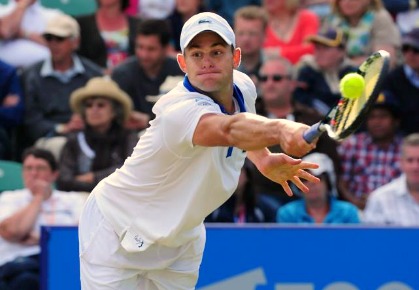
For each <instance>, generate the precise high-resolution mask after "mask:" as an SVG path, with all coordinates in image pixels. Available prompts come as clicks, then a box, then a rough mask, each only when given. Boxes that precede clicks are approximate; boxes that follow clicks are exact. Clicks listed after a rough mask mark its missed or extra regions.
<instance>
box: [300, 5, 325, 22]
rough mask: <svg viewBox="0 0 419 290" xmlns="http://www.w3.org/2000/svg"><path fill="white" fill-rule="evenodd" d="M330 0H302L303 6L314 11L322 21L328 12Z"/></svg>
mask: <svg viewBox="0 0 419 290" xmlns="http://www.w3.org/2000/svg"><path fill="white" fill-rule="evenodd" d="M331 2H332V0H303V5H304V6H303V7H304V8H306V9H308V10H310V11H312V12H314V13H315V14H316V15H317V16H318V17H319V18H320V21H321V22H323V19H324V18H326V16H328V15H329V14H330V4H331Z"/></svg>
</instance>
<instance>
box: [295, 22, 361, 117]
mask: <svg viewBox="0 0 419 290" xmlns="http://www.w3.org/2000/svg"><path fill="white" fill-rule="evenodd" d="M307 41H309V42H311V43H312V44H313V45H314V54H313V55H305V56H304V57H303V58H302V59H301V61H300V62H299V64H298V65H297V73H296V74H297V81H298V83H297V88H296V90H295V92H294V99H295V101H296V102H299V103H302V104H304V105H306V106H308V107H310V108H313V109H315V110H316V111H318V112H319V113H320V114H321V115H326V114H327V113H328V112H329V110H330V109H331V108H332V107H333V106H334V105H335V104H336V102H337V101H338V100H339V98H340V97H341V94H340V91H339V80H340V79H341V78H342V77H343V76H344V75H345V74H347V73H349V72H353V71H356V68H355V66H354V65H353V63H351V61H350V60H349V58H347V57H346V52H345V45H346V35H345V34H344V33H343V31H342V30H339V29H328V30H325V31H321V32H319V33H318V34H317V35H313V36H309V37H308V38H307Z"/></svg>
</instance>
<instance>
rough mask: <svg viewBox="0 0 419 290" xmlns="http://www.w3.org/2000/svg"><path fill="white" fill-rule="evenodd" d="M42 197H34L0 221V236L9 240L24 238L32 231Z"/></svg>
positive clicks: (18, 240) (15, 240)
mask: <svg viewBox="0 0 419 290" xmlns="http://www.w3.org/2000/svg"><path fill="white" fill-rule="evenodd" d="M42 201H43V200H42V198H41V197H39V198H38V197H34V198H33V200H32V201H31V203H30V204H29V205H27V206H26V207H24V208H23V209H21V210H20V211H18V212H16V213H15V214H13V215H12V216H10V217H9V218H7V219H5V220H4V221H3V222H1V223H0V236H1V237H2V238H3V239H5V240H7V241H10V242H20V241H22V240H24V239H25V238H26V237H27V236H28V235H29V234H30V232H31V231H32V229H33V227H34V225H35V222H36V220H37V219H38V215H39V212H40V211H41V207H42Z"/></svg>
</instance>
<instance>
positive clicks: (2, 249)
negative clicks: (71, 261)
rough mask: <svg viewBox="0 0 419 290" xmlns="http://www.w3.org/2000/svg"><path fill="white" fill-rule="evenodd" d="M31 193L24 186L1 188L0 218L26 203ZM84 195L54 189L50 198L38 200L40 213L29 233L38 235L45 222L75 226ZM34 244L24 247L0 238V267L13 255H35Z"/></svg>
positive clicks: (35, 248) (29, 199)
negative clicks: (2, 190)
mask: <svg viewBox="0 0 419 290" xmlns="http://www.w3.org/2000/svg"><path fill="white" fill-rule="evenodd" d="M32 198H33V196H32V193H31V192H30V191H29V190H28V189H21V190H14V191H4V192H2V193H1V194H0V221H2V220H4V219H6V218H7V217H9V216H11V215H12V214H14V213H15V212H17V211H18V210H20V209H22V208H24V207H25V206H27V205H28V204H29V203H30V202H31V200H32ZM85 200H86V195H85V194H83V193H79V192H62V191H58V190H54V191H53V193H52V195H51V197H50V198H48V199H47V200H45V201H44V202H43V203H42V208H41V212H40V214H39V215H38V218H37V220H36V222H35V226H34V229H33V232H34V234H35V235H40V229H41V226H45V225H63V226H68V225H72V226H75V225H78V222H79V217H80V213H81V211H82V209H83V206H84V203H85ZM39 252H40V247H39V246H38V245H34V246H27V245H22V244H18V243H10V242H8V241H6V240H4V239H3V238H1V237H0V266H1V265H4V264H5V263H7V262H9V261H13V260H14V259H16V258H17V257H19V256H21V257H26V256H31V255H35V254H39Z"/></svg>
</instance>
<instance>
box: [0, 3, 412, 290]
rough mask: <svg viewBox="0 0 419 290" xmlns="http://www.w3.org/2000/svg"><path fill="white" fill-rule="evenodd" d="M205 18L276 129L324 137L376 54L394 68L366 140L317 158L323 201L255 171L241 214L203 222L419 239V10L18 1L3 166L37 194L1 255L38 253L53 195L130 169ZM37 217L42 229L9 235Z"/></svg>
mask: <svg viewBox="0 0 419 290" xmlns="http://www.w3.org/2000/svg"><path fill="white" fill-rule="evenodd" d="M202 11H213V12H216V13H219V14H220V15H222V16H223V17H225V18H226V19H227V20H228V21H229V23H230V24H231V26H232V27H233V29H234V31H235V32H236V40H237V46H238V47H241V50H242V60H241V65H240V66H239V68H238V69H239V70H241V71H242V72H245V73H246V74H248V75H249V76H250V77H251V78H252V80H253V81H254V83H255V85H256V88H257V92H258V98H257V103H256V106H257V113H258V114H260V115H264V116H267V117H272V118H286V119H290V120H293V121H298V122H302V123H306V124H309V125H311V124H314V123H315V122H317V121H319V120H320V119H321V118H322V117H323V116H324V115H325V114H326V113H327V112H328V110H329V109H330V108H331V107H332V106H333V105H334V104H335V102H336V101H337V100H338V98H339V97H340V92H339V80H340V79H341V78H342V77H343V76H344V75H345V74H346V73H348V72H353V71H356V69H357V66H358V65H359V64H360V63H361V62H362V61H363V60H365V58H366V57H367V56H368V55H369V54H371V53H372V52H373V51H375V50H378V49H384V50H387V51H388V52H389V53H390V55H391V71H390V73H389V75H388V76H387V79H386V81H385V86H384V88H383V91H382V93H381V94H380V96H379V97H378V99H377V101H376V103H375V105H374V107H373V108H372V109H371V111H370V112H369V114H368V116H367V119H366V121H365V124H364V126H363V127H362V128H361V129H360V130H359V132H357V133H356V134H355V135H353V136H350V137H349V138H347V139H346V140H344V141H343V142H339V143H337V142H336V141H333V140H332V139H330V138H329V137H328V136H327V135H326V134H324V135H323V136H321V137H320V140H319V142H318V144H317V147H316V149H315V150H314V152H312V153H311V154H309V155H308V156H306V157H304V158H306V159H307V160H310V161H314V162H318V163H319V165H320V168H319V169H318V170H315V171H313V174H315V175H316V176H318V177H319V178H320V180H321V182H320V183H319V184H307V186H308V187H309V188H310V193H308V194H303V193H299V192H298V191H297V190H295V195H294V196H293V197H289V196H287V195H286V194H285V193H284V192H283V191H282V190H281V187H280V186H278V185H276V184H273V183H272V182H269V180H267V179H266V178H265V177H264V176H262V175H261V174H260V173H259V172H258V171H257V170H255V168H253V167H252V166H251V165H246V166H245V167H244V168H243V170H242V177H241V178H240V182H239V186H238V188H237V190H236V192H235V193H234V194H233V196H232V198H231V199H230V200H228V201H227V202H226V204H225V205H223V206H222V207H220V208H219V209H218V210H216V211H215V212H214V213H213V214H211V215H210V216H209V217H208V218H207V220H206V222H237V223H246V222H280V223H374V224H391V225H419V154H418V152H417V150H418V148H419V114H418V113H417V112H418V111H419V22H418V21H417V19H418V18H417V17H415V16H417V15H419V9H418V1H416V0H414V1H411V0H397V1H396V0H323V1H321V0H313V1H310V0H261V1H257V0H254V1H252V0H248V1H245V0H242V1H223V0H218V1H214V0H211V1H204V0H194V1H186V0H173V1H154V0H153V1H145V0H141V1H138V0H132V1H129V0H98V1H97V9H96V11H95V12H94V13H90V14H83V13H81V14H80V15H73V16H70V15H67V14H65V13H64V12H63V11H60V10H57V9H51V8H48V7H44V6H43V5H42V1H40V0H19V1H18V0H9V2H8V4H0V162H1V160H7V161H13V162H18V163H21V164H23V177H24V179H25V189H22V190H23V191H22V190H19V191H16V192H13V191H8V192H4V193H0V197H1V198H0V208H1V209H2V210H1V212H0V216H1V219H0V236H1V238H2V239H1V240H0V244H1V243H6V244H7V245H8V244H9V243H17V244H20V245H25V246H28V247H29V246H30V247H32V245H33V244H32V243H33V242H34V241H35V243H36V240H32V238H33V236H32V235H33V233H35V232H34V231H33V230H34V227H35V226H38V225H39V224H42V223H48V220H47V219H46V218H45V219H44V218H42V215H43V214H44V213H43V211H44V210H48V208H49V205H48V203H49V202H50V200H51V193H54V195H55V192H57V193H59V195H57V196H65V194H66V193H65V192H66V191H69V192H70V191H78V192H83V195H82V196H83V197H84V196H85V194H86V193H87V194H88V193H89V192H90V190H91V189H92V188H93V187H94V186H95V185H96V184H97V183H98V182H99V181H100V180H101V178H103V177H104V176H106V175H107V174H108V173H110V172H112V171H113V170H115V169H116V168H117V167H119V166H120V165H121V164H122V162H123V160H124V159H125V158H126V157H127V156H129V155H130V153H131V151H132V149H133V147H134V146H135V143H136V142H137V140H138V138H141V133H142V131H143V130H144V129H145V128H147V127H148V124H149V122H150V121H151V120H153V118H154V114H153V111H152V108H153V105H154V104H155V102H156V101H157V100H158V99H159V97H160V96H161V95H162V94H164V93H166V92H167V91H169V90H170V89H172V88H173V87H174V86H175V85H176V84H177V83H178V82H179V81H182V80H183V78H184V73H183V72H182V70H181V69H180V68H179V66H178V64H177V62H176V55H177V54H178V53H181V52H180V46H179V34H180V30H181V28H182V25H183V23H185V21H186V20H187V19H189V18H190V17H191V16H193V15H194V14H196V13H198V12H202ZM28 150H29V151H28ZM37 150H41V151H39V152H38V151H37ZM42 150H46V151H47V152H50V153H52V156H53V159H54V160H53V161H52V160H50V159H51V157H50V156H49V155H48V154H47V155H45V152H44V151H42ZM270 150H271V151H273V152H282V149H281V148H280V147H279V146H276V147H272V148H270ZM22 153H24V154H23V155H22ZM22 156H23V157H22ZM28 156H29V157H28ZM30 162H35V163H36V164H38V165H30ZM55 162H56V163H55ZM35 163H34V164H35ZM29 171H31V172H33V173H37V174H33V176H32V177H31V175H29V173H28V172H29ZM138 174H141V172H139V173H138ZM197 174H199V173H197ZM38 175H39V176H38ZM35 177H36V179H40V181H37V182H33V181H28V180H29V179H33V178H35ZM0 182H2V181H0ZM36 184H38V185H36ZM52 184H54V185H53V186H52ZM51 186H52V188H57V189H58V190H65V191H58V190H57V189H52V190H51ZM54 195H52V196H54ZM31 196H32V197H33V198H32V199H33V200H31ZM70 196H73V195H72V194H71V195H69V197H70ZM11 197H13V198H14V199H16V201H14V200H12V199H11ZM18 199H22V200H20V201H19V200H18ZM10 201H12V202H13V206H9V204H11V203H10ZM57 202H64V199H63V201H61V199H57ZM42 204H45V205H44V206H42ZM17 205H19V206H20V208H19V206H17ZM6 207H7V208H8V210H3V208H6ZM36 207H37V208H42V210H40V213H39V217H36V216H35V215H34V214H32V215H30V217H32V219H33V220H32V221H31V222H30V221H27V226H26V227H25V228H24V229H22V230H21V232H12V231H11V230H10V227H11V225H13V221H14V220H16V219H17V217H19V216H21V215H22V214H23V212H25V211H29V210H34V208H36ZM35 219H36V220H37V222H36V223H34V220H35ZM25 220H27V218H26V219H25ZM71 222H74V223H75V222H76V219H72V220H71ZM15 247H16V246H15ZM19 247H21V246H19ZM1 248H3V247H2V246H0V249H1ZM19 249H20V248H19ZM28 249H29V248H28ZM30 249H32V248H30ZM33 249H35V248H33ZM28 253H29V254H28V255H27V256H33V255H36V254H37V251H35V250H34V251H28ZM13 259H14V257H11V258H10V259H8V260H7V261H6V260H4V261H0V263H3V265H0V269H1V267H2V266H4V264H5V263H7V262H10V261H13ZM29 262H30V261H29ZM0 274H1V271H0ZM18 287H20V286H18ZM0 288H1V286H0ZM8 289H9V288H8ZM18 289H24V288H18Z"/></svg>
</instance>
